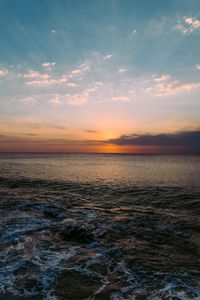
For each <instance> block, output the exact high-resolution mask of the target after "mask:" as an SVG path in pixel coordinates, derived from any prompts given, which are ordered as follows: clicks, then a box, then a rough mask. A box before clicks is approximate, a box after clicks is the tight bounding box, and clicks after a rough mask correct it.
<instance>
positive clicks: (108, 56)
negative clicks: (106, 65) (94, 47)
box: [103, 54, 112, 59]
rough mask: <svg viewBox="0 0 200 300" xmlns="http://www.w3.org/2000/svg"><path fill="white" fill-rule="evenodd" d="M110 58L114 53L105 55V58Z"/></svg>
mask: <svg viewBox="0 0 200 300" xmlns="http://www.w3.org/2000/svg"><path fill="white" fill-rule="evenodd" d="M110 58H112V54H107V55H105V56H104V57H103V59H110Z"/></svg>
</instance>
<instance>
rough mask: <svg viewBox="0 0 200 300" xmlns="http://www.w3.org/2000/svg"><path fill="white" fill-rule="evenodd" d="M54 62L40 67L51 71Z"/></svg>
mask: <svg viewBox="0 0 200 300" xmlns="http://www.w3.org/2000/svg"><path fill="white" fill-rule="evenodd" d="M55 64H56V63H55V61H54V62H45V63H43V64H42V67H43V68H44V69H46V70H48V71H51V70H52V68H53V67H54V66H55Z"/></svg>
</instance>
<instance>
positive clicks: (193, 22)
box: [174, 17, 200, 34]
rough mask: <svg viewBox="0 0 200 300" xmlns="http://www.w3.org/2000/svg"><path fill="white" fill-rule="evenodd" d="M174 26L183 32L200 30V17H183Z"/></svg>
mask: <svg viewBox="0 0 200 300" xmlns="http://www.w3.org/2000/svg"><path fill="white" fill-rule="evenodd" d="M174 28H175V29H176V30H178V31H180V32H182V33H183V34H188V33H192V32H197V31H200V19H196V18H192V17H183V19H182V20H180V21H178V23H177V24H176V26H175V27H174Z"/></svg>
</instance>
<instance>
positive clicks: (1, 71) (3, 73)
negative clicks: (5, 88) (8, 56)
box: [0, 68, 8, 77]
mask: <svg viewBox="0 0 200 300" xmlns="http://www.w3.org/2000/svg"><path fill="white" fill-rule="evenodd" d="M7 74H8V70H7V69H4V68H3V69H0V77H5V76H6V75H7Z"/></svg>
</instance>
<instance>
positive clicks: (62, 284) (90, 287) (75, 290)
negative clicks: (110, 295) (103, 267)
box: [55, 271, 101, 300]
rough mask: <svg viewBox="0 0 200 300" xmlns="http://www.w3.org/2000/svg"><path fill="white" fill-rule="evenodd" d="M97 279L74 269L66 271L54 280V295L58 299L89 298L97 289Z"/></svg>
mask: <svg viewBox="0 0 200 300" xmlns="http://www.w3.org/2000/svg"><path fill="white" fill-rule="evenodd" d="M100 286H101V282H100V281H99V279H97V278H94V277H90V276H88V275H86V274H85V275H84V274H81V273H79V272H76V271H66V272H64V273H63V274H61V275H60V276H59V277H58V279H57V282H56V288H55V290H56V296H57V297H58V299H60V300H66V299H68V300H70V299H71V300H72V299H73V300H77V299H89V297H91V296H92V295H93V294H94V293H95V291H97V290H98V289H99V287H100Z"/></svg>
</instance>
